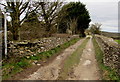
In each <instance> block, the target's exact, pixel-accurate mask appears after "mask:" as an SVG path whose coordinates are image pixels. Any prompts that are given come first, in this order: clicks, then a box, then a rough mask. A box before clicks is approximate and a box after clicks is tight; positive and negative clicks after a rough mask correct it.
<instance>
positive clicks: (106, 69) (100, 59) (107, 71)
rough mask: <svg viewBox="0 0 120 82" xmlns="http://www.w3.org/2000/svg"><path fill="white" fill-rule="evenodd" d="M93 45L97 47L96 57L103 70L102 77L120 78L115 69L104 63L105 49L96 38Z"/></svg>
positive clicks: (108, 78) (105, 78)
mask: <svg viewBox="0 0 120 82" xmlns="http://www.w3.org/2000/svg"><path fill="white" fill-rule="evenodd" d="M92 41H93V45H94V49H95V54H96V59H97V62H98V66H99V68H100V70H101V74H102V79H103V80H120V79H119V77H118V75H117V74H116V72H115V71H114V69H111V68H110V67H108V66H105V65H104V63H103V54H104V53H103V51H102V50H101V48H100V46H99V45H98V43H97V41H96V39H95V38H93V40H92Z"/></svg>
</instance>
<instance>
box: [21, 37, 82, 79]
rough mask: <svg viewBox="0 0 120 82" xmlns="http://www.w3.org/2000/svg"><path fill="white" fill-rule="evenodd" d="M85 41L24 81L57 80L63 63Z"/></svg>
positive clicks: (70, 48) (71, 47) (66, 50)
mask: <svg viewBox="0 0 120 82" xmlns="http://www.w3.org/2000/svg"><path fill="white" fill-rule="evenodd" d="M83 41H84V39H81V40H79V41H78V42H77V43H75V44H74V45H72V46H70V47H69V48H67V49H65V50H64V52H63V53H62V54H60V55H59V56H57V57H56V59H55V60H54V61H53V62H52V63H50V64H49V65H47V66H43V67H41V68H40V69H38V70H37V71H36V72H34V73H33V74H31V75H30V76H28V77H27V78H25V79H23V80H56V79H57V78H58V76H59V72H60V69H61V64H62V62H63V61H64V60H65V59H66V58H67V57H68V56H69V55H71V54H72V53H73V52H74V51H75V50H76V49H77V48H78V46H79V45H80V44H81V43H82V42H83Z"/></svg>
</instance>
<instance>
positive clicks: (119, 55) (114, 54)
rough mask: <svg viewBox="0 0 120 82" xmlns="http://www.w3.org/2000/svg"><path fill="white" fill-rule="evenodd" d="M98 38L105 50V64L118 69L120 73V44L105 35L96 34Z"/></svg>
mask: <svg viewBox="0 0 120 82" xmlns="http://www.w3.org/2000/svg"><path fill="white" fill-rule="evenodd" d="M96 40H97V41H98V43H99V45H100V47H101V48H102V50H103V52H104V56H103V57H104V59H103V62H104V64H105V65H106V66H109V67H111V68H113V69H116V70H117V73H118V74H119V75H120V45H119V44H117V43H115V42H114V40H112V39H111V38H107V37H104V36H96Z"/></svg>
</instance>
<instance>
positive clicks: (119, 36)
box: [101, 31, 120, 39]
mask: <svg viewBox="0 0 120 82" xmlns="http://www.w3.org/2000/svg"><path fill="white" fill-rule="evenodd" d="M101 34H102V35H104V36H107V37H111V38H113V39H120V33H113V32H105V31H102V32H101Z"/></svg>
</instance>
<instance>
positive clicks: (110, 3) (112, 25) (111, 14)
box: [50, 0, 120, 32]
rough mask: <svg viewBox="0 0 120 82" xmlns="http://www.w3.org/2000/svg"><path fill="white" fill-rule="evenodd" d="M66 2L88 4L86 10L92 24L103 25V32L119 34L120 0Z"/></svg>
mask: <svg viewBox="0 0 120 82" xmlns="http://www.w3.org/2000/svg"><path fill="white" fill-rule="evenodd" d="M50 1H51V0H50ZM60 1H63V0H60ZM64 1H67V2H68V1H69V2H70V1H80V2H83V3H84V4H86V8H87V9H88V10H89V13H90V17H91V20H92V21H91V23H101V24H102V26H101V29H102V31H108V32H118V27H120V26H119V25H118V2H119V0H64ZM119 7H120V6H119ZM119 22H120V21H119ZM119 32H120V28H119Z"/></svg>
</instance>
